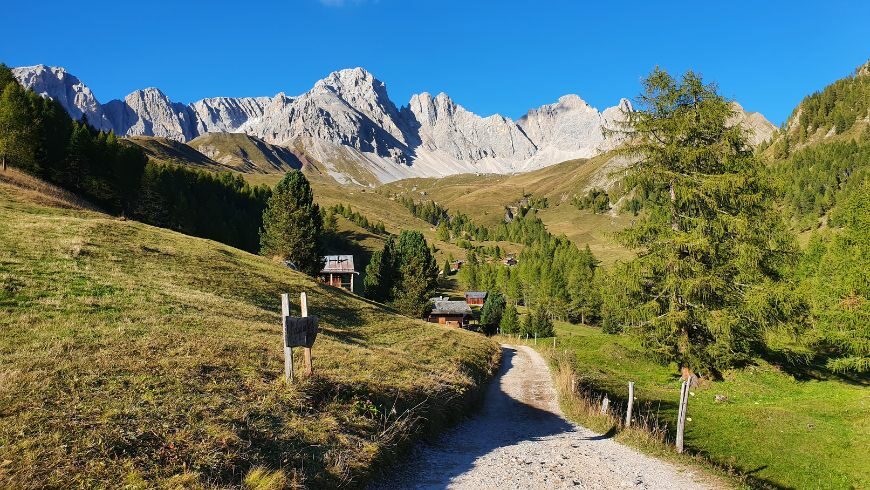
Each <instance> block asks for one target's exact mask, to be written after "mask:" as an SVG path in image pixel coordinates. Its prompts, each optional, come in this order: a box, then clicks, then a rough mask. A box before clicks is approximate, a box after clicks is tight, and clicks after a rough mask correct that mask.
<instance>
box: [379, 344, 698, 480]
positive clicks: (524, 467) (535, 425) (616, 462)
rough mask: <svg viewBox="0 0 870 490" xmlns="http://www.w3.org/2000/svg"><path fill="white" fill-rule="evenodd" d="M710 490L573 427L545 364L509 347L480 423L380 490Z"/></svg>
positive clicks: (429, 451)
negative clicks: (526, 489) (485, 489)
mask: <svg viewBox="0 0 870 490" xmlns="http://www.w3.org/2000/svg"><path fill="white" fill-rule="evenodd" d="M564 487H571V488H608V489H610V488H675V489H676V488H679V489H684V488H710V487H709V486H707V485H706V484H704V483H702V482H701V479H700V476H699V475H697V474H693V473H692V472H690V471H683V470H680V469H678V468H677V467H676V466H674V465H671V464H669V463H665V462H663V461H659V460H657V459H655V458H651V457H649V456H646V455H643V454H641V453H639V452H637V451H635V450H633V449H631V448H628V447H626V446H623V445H621V444H619V443H617V442H615V441H613V440H612V439H609V438H607V437H606V436H601V435H598V434H595V433H594V432H592V431H590V430H589V429H586V428H584V427H581V426H578V425H575V424H573V423H571V422H569V421H568V420H566V419H565V418H564V417H563V416H562V413H561V411H560V410H559V405H558V403H557V400H556V392H555V388H554V387H553V382H552V379H551V378H550V372H549V368H548V367H547V364H546V362H545V361H544V359H543V358H542V357H541V356H540V355H539V354H538V353H537V352H535V351H534V350H533V349H531V348H529V347H525V346H518V347H515V346H502V366H501V370H500V371H499V374H498V377H497V378H496V379H495V380H494V381H493V382H492V383H491V384H490V386H489V388H488V389H487V393H486V398H485V400H484V402H483V406H482V408H481V410H480V412H478V413H477V414H476V415H474V416H473V417H472V418H470V419H468V420H466V421H465V422H463V423H462V424H460V425H459V426H457V427H456V428H455V429H453V430H451V431H449V432H448V433H446V434H444V435H443V436H442V437H441V438H439V440H437V441H435V442H434V443H432V444H425V445H421V446H420V447H419V448H418V449H417V450H416V451H415V453H414V455H412V456H411V457H410V458H409V461H408V462H407V463H405V464H403V465H401V467H400V468H399V470H398V471H397V472H394V473H393V474H392V475H390V477H389V479H388V480H384V481H379V482H376V483H375V484H374V485H372V488H375V489H380V488H384V489H392V488H475V489H478V488H564Z"/></svg>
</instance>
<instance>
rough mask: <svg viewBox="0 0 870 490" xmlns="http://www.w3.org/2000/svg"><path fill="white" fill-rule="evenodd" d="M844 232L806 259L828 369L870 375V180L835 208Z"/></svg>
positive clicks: (814, 247) (822, 241)
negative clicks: (869, 373) (868, 373)
mask: <svg viewBox="0 0 870 490" xmlns="http://www.w3.org/2000/svg"><path fill="white" fill-rule="evenodd" d="M832 221H836V222H838V223H841V224H842V228H841V229H839V230H836V231H834V232H829V233H827V234H826V235H824V236H817V237H816V238H814V239H813V240H812V241H811V243H810V246H809V247H808V250H807V253H806V254H805V255H804V258H803V260H802V264H801V269H802V271H803V275H804V276H806V282H805V289H806V291H807V293H806V294H807V296H808V297H809V298H810V303H811V304H812V315H813V317H814V320H815V323H816V326H817V332H818V334H819V335H820V338H819V339H818V343H819V344H821V345H819V346H818V347H820V348H819V349H818V350H820V351H822V352H824V353H826V354H827V355H828V356H829V358H828V361H827V367H828V368H829V369H831V370H834V371H838V372H845V373H867V372H870V276H868V271H870V182H864V183H863V185H862V186H860V187H859V188H858V189H857V190H856V191H855V192H854V193H853V194H852V195H850V196H849V197H848V199H847V200H846V201H845V202H844V203H843V204H842V206H840V207H838V208H837V209H836V210H835V216H834V219H833V220H832Z"/></svg>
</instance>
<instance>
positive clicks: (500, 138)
mask: <svg viewBox="0 0 870 490" xmlns="http://www.w3.org/2000/svg"><path fill="white" fill-rule="evenodd" d="M13 72H14V73H15V76H16V77H17V78H18V79H19V80H20V81H21V83H22V84H23V85H24V86H25V87H27V88H32V89H33V90H35V91H37V92H38V93H41V94H42V95H43V96H46V97H51V98H54V99H55V100H57V101H58V102H60V103H61V105H63V107H64V108H65V109H66V110H67V111H68V112H69V113H70V114H71V115H73V117H77V118H80V117H81V116H82V115H87V117H88V120H89V121H90V122H91V124H93V125H95V126H97V127H99V128H100V129H105V130H109V129H111V130H113V131H115V133H116V134H119V135H123V136H161V137H165V138H169V139H172V140H176V141H182V142H186V141H190V140H191V139H193V138H196V137H198V136H201V135H205V134H208V133H245V134H247V135H249V136H254V137H257V138H260V139H262V140H264V141H265V142H267V143H271V144H276V145H282V146H285V147H289V148H294V149H301V151H304V152H305V154H306V156H307V158H311V159H312V161H316V162H319V163H321V164H322V165H323V166H324V168H325V169H326V171H327V172H328V173H329V174H330V175H333V176H334V177H335V178H336V179H337V180H339V181H340V182H341V181H348V179H350V180H353V177H348V175H364V174H366V173H369V174H371V175H373V176H374V179H376V180H379V181H381V182H389V181H391V180H396V179H401V178H406V177H415V176H426V177H428V176H443V175H451V174H457V173H467V172H489V173H507V172H519V171H527V170H534V169H537V168H541V167H545V166H547V165H552V164H554V163H558V162H562V161H565V160H570V159H576V158H587V157H592V156H595V155H598V154H599V153H601V152H604V151H607V150H609V149H611V148H614V147H615V146H616V145H618V144H619V140H618V138H617V137H614V136H612V135H609V134H607V135H606V134H605V133H604V132H603V131H602V128H604V127H610V128H612V127H614V126H616V124H615V123H616V121H619V120H620V119H621V118H624V114H625V112H628V111H631V110H632V106H631V103H630V102H629V101H628V100H626V99H621V100H620V101H619V104H618V105H616V106H614V107H609V108H607V109H604V110H603V111H600V112H599V111H598V110H597V109H596V108H595V107H592V106H591V105H589V104H588V103H586V102H585V101H584V100H583V99H582V98H580V97H579V96H577V95H573V94H570V95H565V96H562V97H560V98H559V99H558V100H557V101H556V102H554V103H552V104H546V105H543V106H541V107H539V108H537V109H532V110H530V111H528V113H527V114H526V115H524V116H523V117H521V118H520V119H519V120H517V121H514V120H511V119H510V118H507V117H504V116H502V115H500V114H494V115H491V116H488V117H480V116H479V115H477V114H475V113H473V112H471V111H469V110H467V109H466V108H465V107H463V106H462V105H460V104H458V103H456V102H454V101H453V99H451V98H450V96H448V95H447V94H446V93H444V92H440V93H438V94H437V95H435V96H433V95H431V94H430V93H428V92H423V93H420V94H416V95H414V96H413V97H411V100H410V101H409V103H408V105H407V106H405V107H402V108H401V110H399V109H397V107H396V105H395V104H394V103H393V101H392V100H391V99H390V97H389V95H388V94H387V87H386V85H385V84H384V83H383V82H381V81H380V80H378V79H377V78H376V77H375V76H373V75H372V74H371V73H369V72H368V71H366V70H365V69H363V68H351V69H346V70H338V71H335V72H332V73H330V74H329V75H327V76H326V77H324V78H323V79H322V80H319V81H318V82H317V83H315V84H314V86H313V87H312V88H311V90H309V91H307V92H305V93H303V94H302V95H299V96H296V97H290V96H287V95H285V94H284V93H283V92H282V93H279V94H277V95H275V96H274V97H238V98H234V97H211V98H206V99H202V100H199V101H196V102H193V103H192V104H181V103H177V102H173V101H172V100H171V99H170V98H169V97H168V96H167V95H166V94H165V93H163V92H162V91H161V90H159V89H157V88H155V87H149V88H146V89H142V90H137V91H135V92H133V93H131V94H130V95H128V96H127V97H125V98H124V99H123V100H113V101H110V102H108V103H106V104H100V103H99V102H98V101H97V99H96V98H95V97H94V94H93V93H92V92H91V90H90V89H89V88H88V87H87V86H86V85H84V84H83V83H82V82H81V81H80V80H79V79H78V78H76V77H74V76H73V75H71V74H69V73H67V71H66V70H64V69H63V68H55V67H47V66H44V65H37V66H33V67H22V68H16V69H14V70H13ZM741 114H742V115H743V119H742V120H741V122H742V123H744V124H747V125H749V126H753V127H754V129H756V134H758V133H761V134H766V133H765V131H766V130H767V129H768V127H769V126H772V125H770V123H767V121H766V120H764V118H763V117H762V116H761V115H760V114H755V113H746V112H745V111H741ZM759 129H760V131H759ZM348 165H351V166H358V167H359V168H353V169H351V170H348V169H350V168H351V167H349V166H348Z"/></svg>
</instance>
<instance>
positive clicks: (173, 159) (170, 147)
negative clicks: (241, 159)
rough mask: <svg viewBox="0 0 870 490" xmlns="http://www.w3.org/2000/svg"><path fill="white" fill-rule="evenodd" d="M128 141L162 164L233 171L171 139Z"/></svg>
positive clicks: (138, 137)
mask: <svg viewBox="0 0 870 490" xmlns="http://www.w3.org/2000/svg"><path fill="white" fill-rule="evenodd" d="M126 141H130V142H132V143H134V144H136V145H137V146H139V147H140V148H142V150H143V151H144V152H145V154H146V155H148V157H149V158H151V159H153V160H157V161H160V162H165V163H173V164H176V165H191V166H193V167H197V168H202V169H204V170H212V171H221V170H231V167H228V166H225V165H222V164H220V163H218V162H216V161H214V160H212V159H211V158H209V157H207V156H205V155H203V154H202V153H200V152H198V151H196V150H195V149H193V148H192V147H190V146H188V145H186V144H184V143H181V142H178V141H174V140H171V139H167V138H160V137H156V136H134V137H130V138H127V139H126Z"/></svg>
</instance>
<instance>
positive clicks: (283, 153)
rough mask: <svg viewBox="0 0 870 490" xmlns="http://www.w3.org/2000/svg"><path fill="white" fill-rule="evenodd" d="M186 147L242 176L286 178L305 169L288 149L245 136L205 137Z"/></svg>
mask: <svg viewBox="0 0 870 490" xmlns="http://www.w3.org/2000/svg"><path fill="white" fill-rule="evenodd" d="M187 145H188V146H189V147H191V148H194V149H195V150H196V151H198V152H200V153H202V154H204V155H207V156H208V157H209V158H211V159H212V160H215V161H217V162H220V163H221V164H223V165H226V166H227V167H229V168H231V169H232V170H236V171H239V172H245V173H258V174H274V173H277V174H280V175H283V174H284V173H285V172H287V171H289V170H293V169H299V168H301V167H302V161H301V160H300V159H299V157H297V156H296V155H295V154H294V153H293V152H291V151H290V150H288V149H287V148H284V147H282V146H275V145H271V144H269V143H266V142H265V141H263V140H261V139H259V138H255V137H253V136H249V135H247V134H244V133H206V134H204V135H202V136H199V137H197V138H194V139H192V140H190V141H189V142H188V143H187Z"/></svg>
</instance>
